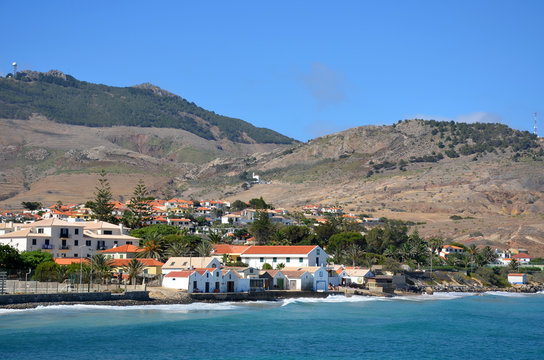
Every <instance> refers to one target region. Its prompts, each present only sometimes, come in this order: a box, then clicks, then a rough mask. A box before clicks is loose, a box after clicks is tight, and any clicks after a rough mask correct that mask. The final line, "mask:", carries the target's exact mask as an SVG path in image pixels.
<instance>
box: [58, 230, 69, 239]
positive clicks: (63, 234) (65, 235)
mask: <svg viewBox="0 0 544 360" xmlns="http://www.w3.org/2000/svg"><path fill="white" fill-rule="evenodd" d="M60 238H61V239H69V238H70V234H69V233H67V232H61V233H60Z"/></svg>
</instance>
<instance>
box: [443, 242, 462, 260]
mask: <svg viewBox="0 0 544 360" xmlns="http://www.w3.org/2000/svg"><path fill="white" fill-rule="evenodd" d="M462 253H463V248H462V247H459V246H455V245H444V247H443V248H442V250H441V251H440V257H441V258H443V259H446V258H447V257H448V256H449V255H450V254H462Z"/></svg>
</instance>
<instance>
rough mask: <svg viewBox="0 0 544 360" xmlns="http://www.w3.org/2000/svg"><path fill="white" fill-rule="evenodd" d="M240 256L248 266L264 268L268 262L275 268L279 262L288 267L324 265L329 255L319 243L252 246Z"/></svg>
mask: <svg viewBox="0 0 544 360" xmlns="http://www.w3.org/2000/svg"><path fill="white" fill-rule="evenodd" d="M240 257H241V258H242V262H244V263H246V264H248V266H250V267H255V268H257V269H262V267H263V265H264V264H266V263H267V264H270V265H272V267H273V268H275V267H276V266H277V265H278V264H284V265H285V266H286V267H306V266H322V265H326V264H327V258H328V255H327V253H326V252H325V251H324V250H323V249H322V248H321V247H319V246H317V245H308V246H306V245H297V246H250V247H249V248H248V249H247V250H246V251H244V252H243V253H242V254H241V255H240Z"/></svg>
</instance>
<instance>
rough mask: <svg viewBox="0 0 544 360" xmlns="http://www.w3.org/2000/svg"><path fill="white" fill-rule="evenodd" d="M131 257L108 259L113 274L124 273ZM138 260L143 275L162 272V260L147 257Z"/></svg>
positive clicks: (153, 275)
mask: <svg viewBox="0 0 544 360" xmlns="http://www.w3.org/2000/svg"><path fill="white" fill-rule="evenodd" d="M132 260H133V259H126V258H125V259H120V258H116V259H111V260H110V266H111V268H112V272H113V273H114V274H120V275H122V274H123V273H126V270H125V269H126V267H127V266H128V264H129V263H130V262H131V261H132ZM138 261H139V262H141V263H142V265H143V266H144V269H143V276H144V277H148V278H152V277H155V276H157V275H160V274H161V273H162V266H163V265H164V264H163V263H162V262H160V261H158V260H155V259H148V258H139V259H138Z"/></svg>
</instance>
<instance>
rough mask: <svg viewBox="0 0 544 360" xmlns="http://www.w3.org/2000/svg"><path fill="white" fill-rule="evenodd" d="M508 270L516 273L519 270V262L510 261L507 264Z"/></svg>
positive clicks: (515, 260)
mask: <svg viewBox="0 0 544 360" xmlns="http://www.w3.org/2000/svg"><path fill="white" fill-rule="evenodd" d="M508 268H509V269H510V270H512V271H518V270H519V261H518V260H517V259H512V260H510V264H508Z"/></svg>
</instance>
